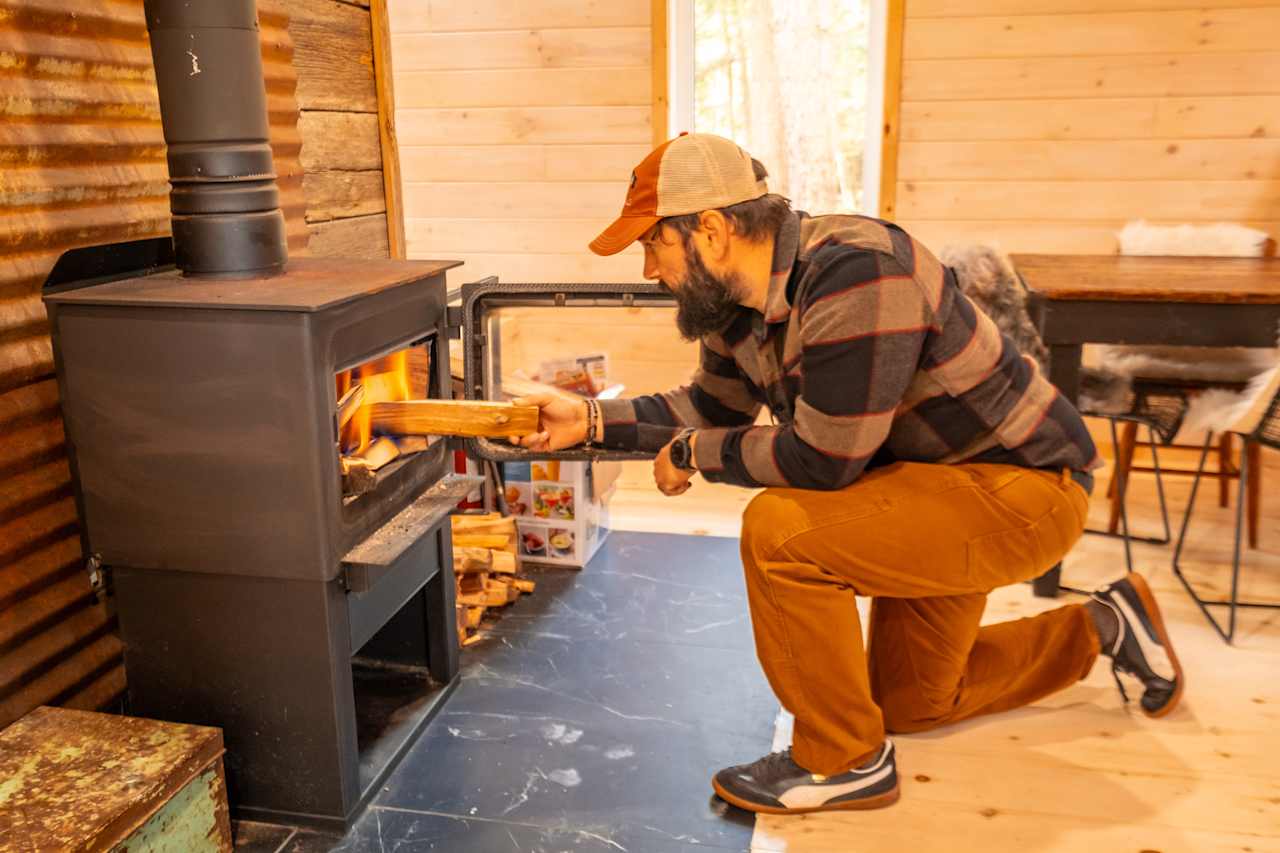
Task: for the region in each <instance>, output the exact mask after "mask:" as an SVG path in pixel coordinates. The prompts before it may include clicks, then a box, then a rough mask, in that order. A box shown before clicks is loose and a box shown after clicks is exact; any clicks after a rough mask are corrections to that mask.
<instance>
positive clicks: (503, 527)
mask: <svg viewBox="0 0 1280 853" xmlns="http://www.w3.org/2000/svg"><path fill="white" fill-rule="evenodd" d="M452 524H453V534H454V536H459V535H461V536H515V535H516V520H515V519H514V518H502V517H501V516H499V517H498V518H486V517H484V516H479V515H477V516H471V515H455V516H454V517H453V520H452Z"/></svg>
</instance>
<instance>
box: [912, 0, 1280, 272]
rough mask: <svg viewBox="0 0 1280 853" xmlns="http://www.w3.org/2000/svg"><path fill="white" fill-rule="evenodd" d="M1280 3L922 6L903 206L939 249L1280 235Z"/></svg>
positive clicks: (1069, 248) (1183, 0) (1087, 246)
mask: <svg viewBox="0 0 1280 853" xmlns="http://www.w3.org/2000/svg"><path fill="white" fill-rule="evenodd" d="M1278 36H1280V3H1276V2H1261V1H1260V0H974V2H970V3H964V4H956V3H951V2H946V0H907V3H906V27H905V37H904V46H903V67H902V71H903V74H902V92H901V97H902V102H901V141H900V147H899V150H898V155H899V156H898V178H897V182H896V197H897V199H896V201H897V209H896V213H895V214H894V218H896V219H897V220H898V221H899V222H901V223H902V224H903V225H905V226H907V227H909V228H910V229H912V230H913V232H914V233H916V234H917V236H919V237H920V238H921V239H922V240H924V242H926V243H927V244H929V245H931V246H933V247H934V248H935V249H938V248H941V247H942V246H943V245H945V244H947V243H949V242H955V241H965V240H996V241H998V242H999V243H1000V245H1001V246H1002V247H1003V248H1004V249H1005V250H1007V251H1041V252H1080V253H1090V252H1113V251H1115V250H1116V246H1117V243H1116V239H1115V236H1114V232H1115V231H1116V230H1117V229H1118V228H1119V227H1120V226H1122V225H1123V224H1124V223H1125V222H1126V221H1129V220H1133V219H1138V218H1146V219H1148V220H1152V221H1158V222H1215V221H1229V222H1240V223H1245V224H1249V225H1253V226H1255V227H1259V228H1262V229H1263V230H1266V231H1268V232H1269V233H1270V234H1272V236H1277V235H1280V37H1278Z"/></svg>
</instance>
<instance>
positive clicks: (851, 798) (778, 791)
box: [711, 740, 898, 814]
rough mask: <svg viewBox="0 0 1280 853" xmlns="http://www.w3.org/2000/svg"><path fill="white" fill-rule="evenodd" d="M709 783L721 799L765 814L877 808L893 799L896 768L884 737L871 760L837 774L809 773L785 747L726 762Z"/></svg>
mask: <svg viewBox="0 0 1280 853" xmlns="http://www.w3.org/2000/svg"><path fill="white" fill-rule="evenodd" d="M711 786H712V787H713V788H715V790H716V793H717V794H719V795H720V797H721V799H723V800H725V801H726V802H729V803H731V804H733V805H735V806H737V807H738V808H740V809H746V810H747V811H752V812H764V813H765V814H803V813H805V812H820V811H834V810H836V809H879V808H883V807H885V806H889V805H893V804H894V803H896V802H897V801H898V770H897V766H896V765H895V763H894V756H893V743H892V742H891V741H889V740H886V741H885V742H884V746H882V747H881V748H880V751H879V752H878V753H876V755H875V756H874V757H873V758H871V760H869V761H867V762H866V763H865V764H863V765H862V766H861V767H855V768H854V769H852V770H850V771H848V772H846V773H841V774H840V775H839V776H821V775H819V774H817V773H810V772H809V771H808V770H805V769H804V768H803V767H801V766H800V765H799V764H796V763H795V762H794V761H793V760H792V759H791V750H790V749H786V750H783V751H782V752H774V753H771V754H770V755H766V756H765V757H764V758H761V759H760V760H759V761H755V762H753V763H751V764H739V765H737V766H736V767H726V768H725V769H724V770H721V771H720V772H719V773H717V774H716V775H715V778H714V779H712V780H711Z"/></svg>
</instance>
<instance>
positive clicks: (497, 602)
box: [485, 581, 519, 607]
mask: <svg viewBox="0 0 1280 853" xmlns="http://www.w3.org/2000/svg"><path fill="white" fill-rule="evenodd" d="M485 594H486V595H487V600H486V601H485V606H486V607H505V606H507V605H508V604H510V603H511V588H510V587H508V586H507V585H506V584H505V583H497V582H496V581H490V582H489V583H488V584H486V585H485ZM518 594H519V593H517V595H518Z"/></svg>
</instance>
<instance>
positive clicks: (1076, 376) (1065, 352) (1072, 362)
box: [1049, 344, 1084, 406]
mask: <svg viewBox="0 0 1280 853" xmlns="http://www.w3.org/2000/svg"><path fill="white" fill-rule="evenodd" d="M1083 353H1084V347H1083V346H1081V345H1080V344H1054V345H1053V346H1051V347H1049V381H1050V382H1052V383H1053V384H1054V386H1055V387H1056V388H1057V389H1058V390H1059V391H1061V392H1062V396H1064V397H1066V398H1067V399H1068V400H1070V401H1071V404H1072V405H1073V406H1074V405H1075V404H1076V403H1077V402H1078V401H1079V397H1080V359H1081V357H1082V355H1083Z"/></svg>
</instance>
